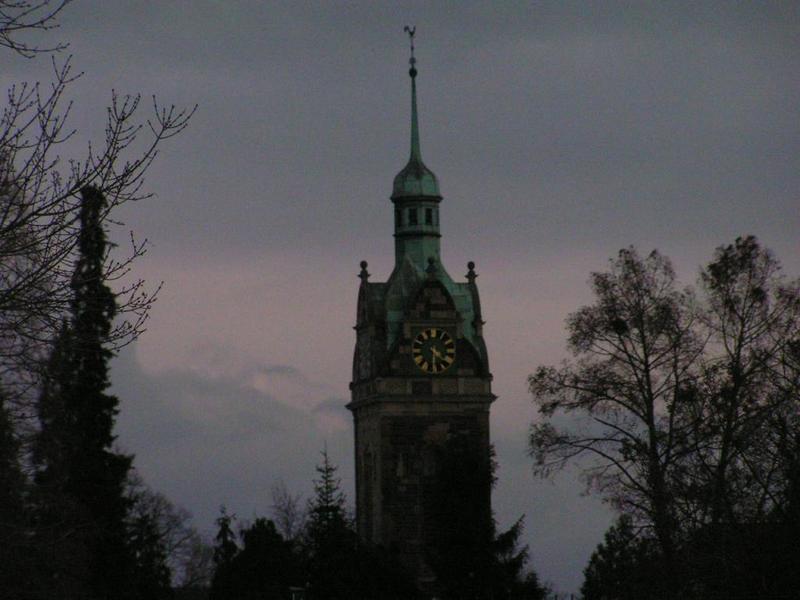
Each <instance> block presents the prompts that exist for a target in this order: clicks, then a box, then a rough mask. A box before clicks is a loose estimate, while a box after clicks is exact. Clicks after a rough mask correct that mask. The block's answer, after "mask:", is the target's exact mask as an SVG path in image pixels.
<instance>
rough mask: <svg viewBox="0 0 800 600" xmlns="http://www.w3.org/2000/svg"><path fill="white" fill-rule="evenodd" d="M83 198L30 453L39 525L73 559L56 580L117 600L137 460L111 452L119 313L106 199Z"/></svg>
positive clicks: (125, 590)
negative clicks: (129, 480)
mask: <svg viewBox="0 0 800 600" xmlns="http://www.w3.org/2000/svg"><path fill="white" fill-rule="evenodd" d="M81 194H82V202H81V207H80V232H79V236H78V241H77V260H76V264H75V269H74V272H73V276H72V281H71V291H72V301H71V304H70V318H69V320H68V321H67V322H66V323H65V324H64V326H63V327H62V332H61V334H60V335H59V337H58V340H57V341H56V344H55V347H54V350H53V354H52V356H51V360H50V364H49V369H48V372H47V373H46V375H45V384H44V386H43V391H42V395H41V397H40V401H39V405H38V411H39V420H40V429H41V431H40V433H39V436H38V439H37V441H36V445H35V450H34V455H35V459H36V462H37V465H38V472H37V483H38V486H39V489H40V491H41V492H42V493H41V495H40V498H41V515H42V525H43V527H44V529H45V531H50V532H51V533H52V534H53V536H52V537H53V539H55V540H61V541H64V543H66V544H68V549H67V548H64V547H63V546H62V547H61V549H60V550H59V553H62V552H66V553H67V554H69V558H70V560H69V561H58V560H56V561H54V562H52V563H51V568H53V570H54V572H53V573H52V579H53V581H54V582H58V583H57V585H59V586H60V585H62V584H61V583H60V582H62V581H65V580H69V579H71V580H73V582H74V585H72V584H70V585H69V586H68V590H69V592H67V593H68V594H73V593H74V594H77V595H78V596H84V597H90V598H93V599H97V600H106V599H112V598H113V599H115V600H116V599H119V598H124V597H126V594H129V592H130V585H129V584H130V575H131V570H132V567H133V561H132V557H131V553H130V550H129V548H128V545H127V530H126V516H127V512H128V508H129V500H128V499H127V498H126V497H125V494H124V486H125V480H126V477H127V474H128V471H129V469H130V466H131V460H132V459H131V457H130V456H126V455H122V454H119V453H117V452H115V451H114V450H113V447H112V446H113V443H114V440H115V436H114V433H113V429H114V420H115V417H116V414H117V412H118V410H117V405H118V400H117V398H116V397H114V396H111V395H109V394H107V393H106V390H107V388H108V386H109V381H108V361H109V360H110V359H111V357H112V352H111V351H110V350H109V349H108V348H107V342H108V336H109V335H110V333H111V330H112V321H113V318H114V314H115V312H116V303H115V298H114V294H113V292H112V291H111V290H110V289H109V287H108V286H107V285H106V282H105V271H104V264H105V258H106V252H107V248H108V243H107V241H106V237H105V231H104V230H103V226H102V222H103V218H104V217H105V210H106V201H105V198H104V197H103V195H102V194H101V193H100V192H98V191H97V190H96V189H94V188H90V187H87V188H84V189H83V190H82V192H81ZM54 558H55V557H54ZM67 597H68V596H67Z"/></svg>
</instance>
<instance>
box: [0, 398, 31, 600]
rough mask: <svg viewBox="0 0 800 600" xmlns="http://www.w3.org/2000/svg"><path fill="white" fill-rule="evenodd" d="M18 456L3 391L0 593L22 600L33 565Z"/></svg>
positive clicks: (0, 407) (0, 403)
mask: <svg viewBox="0 0 800 600" xmlns="http://www.w3.org/2000/svg"><path fill="white" fill-rule="evenodd" d="M18 454H19V443H18V441H17V438H16V435H15V433H14V428H13V425H12V422H11V417H10V414H9V411H8V409H7V407H6V404H5V397H4V396H3V395H2V390H0V565H2V566H0V590H5V592H6V593H8V594H9V595H10V596H14V597H20V598H21V597H23V589H24V587H25V583H26V581H27V580H28V578H27V577H26V574H27V573H28V572H29V569H30V566H31V565H30V556H29V548H28V544H27V543H26V541H27V537H28V536H27V529H26V523H25V518H26V516H27V510H26V507H25V504H24V499H23V490H24V488H25V484H26V482H25V477H24V475H23V473H22V470H21V469H20V465H19V456H18Z"/></svg>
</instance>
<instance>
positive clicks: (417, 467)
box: [348, 30, 495, 586]
mask: <svg viewBox="0 0 800 600" xmlns="http://www.w3.org/2000/svg"><path fill="white" fill-rule="evenodd" d="M407 31H408V32H409V34H410V36H411V42H412V45H411V61H410V62H411V69H410V70H409V75H410V76H411V154H410V157H409V159H408V164H406V166H405V167H404V168H403V169H402V170H401V171H400V173H398V174H397V176H396V177H395V178H394V185H393V189H392V195H391V201H392V204H393V205H394V247H395V264H394V270H393V271H392V273H391V275H390V276H389V279H388V281H386V282H373V281H369V277H370V274H369V273H368V272H367V263H366V262H362V263H361V273H360V275H359V277H360V279H361V285H360V287H359V290H358V308H357V318H356V326H355V330H356V347H355V355H354V357H353V380H352V383H351V384H350V389H351V392H352V400H351V402H350V403H349V404H348V408H349V409H350V411H351V412H352V413H353V419H354V422H355V453H356V518H357V524H358V532H359V535H360V536H361V538H362V539H364V540H365V541H367V542H370V543H373V544H378V545H382V546H384V547H386V548H387V549H389V550H390V551H392V552H394V553H395V554H396V555H397V556H398V557H399V559H400V560H401V561H402V562H403V564H404V565H405V567H406V568H407V569H409V570H410V571H411V572H412V573H414V574H415V575H416V576H417V578H418V581H419V583H420V584H422V585H423V586H427V585H429V584H430V583H432V582H433V579H434V578H433V574H432V572H431V570H430V569H429V568H428V565H427V563H426V550H427V547H428V545H429V542H430V540H431V539H432V537H433V536H435V535H436V532H437V523H436V522H435V521H436V519H435V518H434V517H433V513H434V512H435V511H432V510H430V508H431V507H430V502H431V493H432V490H433V489H434V486H435V484H436V481H437V478H438V477H439V476H440V473H439V464H437V463H438V462H439V457H441V452H442V448H444V446H445V445H446V444H447V443H448V441H449V440H451V439H452V438H454V437H455V436H462V439H466V440H468V444H470V445H472V446H473V447H474V448H475V450H476V451H478V452H485V453H486V455H488V451H489V407H490V405H491V403H492V401H493V400H494V399H495V396H494V395H492V391H491V381H492V376H491V374H490V372H489V360H488V357H487V353H486V345H485V344H484V341H483V331H482V328H483V320H482V318H481V307H480V301H479V298H478V287H477V285H476V283H475V278H476V277H477V275H476V274H475V270H474V267H475V265H474V263H472V262H470V263H469V264H468V265H467V274H466V276H465V279H466V280H465V281H459V282H456V281H454V280H453V279H452V278H451V276H450V275H449V273H448V272H447V270H446V269H445V267H444V265H443V264H442V261H441V254H440V240H441V234H440V233H439V225H440V208H441V203H442V196H441V194H440V192H439V183H438V181H437V179H436V176H435V175H434V174H433V172H432V171H431V170H430V169H429V168H428V167H426V166H425V164H424V163H423V162H422V153H421V149H420V132H419V124H418V116H417V86H416V78H417V69H416V65H415V63H416V60H415V58H414V46H413V30H407ZM478 501H479V502H482V503H484V504H485V510H486V511H490V510H491V509H490V506H489V503H490V490H489V489H488V485H487V489H486V490H485V497H482V498H480V499H479V500H478ZM439 508H440V509H441V507H439ZM469 526H470V524H469V523H465V524H464V527H469Z"/></svg>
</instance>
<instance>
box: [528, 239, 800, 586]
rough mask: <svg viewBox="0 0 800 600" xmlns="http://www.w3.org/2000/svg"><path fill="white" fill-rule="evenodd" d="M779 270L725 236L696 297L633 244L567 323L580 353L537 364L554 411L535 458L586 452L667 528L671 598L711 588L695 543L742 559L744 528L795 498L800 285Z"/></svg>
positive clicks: (661, 534) (538, 381)
mask: <svg viewBox="0 0 800 600" xmlns="http://www.w3.org/2000/svg"><path fill="white" fill-rule="evenodd" d="M780 271H781V269H780V264H779V263H778V262H777V260H776V259H775V258H774V257H773V256H772V254H771V253H770V252H769V251H768V250H766V249H764V248H762V247H761V246H760V245H759V244H758V242H757V241H756V240H755V238H753V237H746V238H739V239H737V240H736V241H735V242H734V243H733V244H731V245H727V246H723V247H720V248H718V249H717V251H716V253H715V255H714V258H713V260H712V261H711V262H710V263H709V265H708V266H707V267H705V268H704V269H703V271H702V272H701V277H700V290H701V294H700V295H699V297H697V296H696V295H695V293H694V292H693V291H691V290H678V289H677V286H676V282H675V276H674V272H673V270H672V267H671V265H670V263H669V260H668V259H667V258H665V257H663V256H662V255H660V254H659V253H658V252H656V251H654V252H652V253H651V254H650V255H649V256H647V257H646V258H642V257H640V256H639V255H638V253H637V252H636V251H635V250H634V249H632V248H630V249H626V250H622V251H620V253H619V256H618V257H617V259H616V260H614V261H612V263H611V267H610V269H609V271H608V272H605V273H594V274H593V275H592V286H593V291H594V294H595V302H594V303H593V304H591V305H590V306H586V307H584V308H581V309H580V310H578V311H577V312H575V313H573V314H572V315H570V317H569V319H568V321H567V325H568V329H569V333H570V335H569V347H570V350H571V351H572V353H573V355H574V356H575V357H576V360H575V361H574V362H571V363H565V364H564V365H563V366H561V367H560V368H554V367H539V369H537V371H536V372H535V373H534V374H533V375H532V376H531V377H530V388H531V391H532V393H533V396H534V399H535V402H536V403H537V405H538V406H539V411H540V414H541V416H542V417H543V418H542V420H541V421H539V422H538V423H535V424H534V425H533V426H532V428H531V436H530V451H531V454H532V455H533V457H534V459H535V470H536V471H537V472H538V473H539V474H541V475H545V476H546V475H549V474H550V473H551V472H553V471H554V470H556V469H559V468H561V467H563V466H564V465H565V464H567V463H569V462H570V461H571V460H572V459H573V458H577V457H579V456H580V457H582V458H584V462H583V463H582V464H583V466H584V474H585V476H586V477H587V480H588V482H589V483H590V484H591V485H592V486H593V487H594V488H595V489H596V490H598V491H599V492H600V493H601V494H602V495H603V496H604V497H605V498H606V499H607V500H609V501H610V502H611V503H612V504H613V505H614V506H616V507H617V508H618V509H619V510H620V512H621V513H623V514H628V515H630V516H631V517H632V519H633V523H634V525H635V526H636V527H637V528H641V529H642V531H643V534H644V535H645V537H647V538H652V539H654V540H655V541H656V542H657V547H658V551H659V555H660V557H661V561H662V566H663V569H661V573H662V576H661V583H662V585H663V586H664V589H665V590H666V591H665V592H664V593H665V594H666V595H667V596H670V595H672V596H675V595H678V594H680V593H684V594H686V593H694V592H697V593H703V590H704V589H706V588H708V585H707V581H706V580H698V579H697V577H695V576H693V575H692V570H691V568H690V567H691V566H692V564H695V563H696V562H697V560H700V557H697V559H696V560H693V559H692V558H691V550H692V549H695V550H697V551H700V548H701V547H702V548H703V550H702V552H704V553H706V554H708V553H710V557H709V556H707V557H706V558H705V559H703V560H704V561H705V560H710V561H711V562H706V563H705V564H708V567H709V570H710V572H713V573H716V574H725V573H733V572H734V571H738V570H740V569H741V565H742V563H741V561H740V558H741V557H744V556H745V554H746V553H745V552H744V547H743V546H741V545H740V542H742V543H744V542H743V541H744V540H745V539H747V537H748V536H747V535H744V534H741V535H731V532H732V531H739V530H741V529H742V526H743V525H744V524H747V526H746V527H745V529H746V528H747V527H752V526H757V527H761V526H762V525H761V524H765V523H767V522H769V521H770V520H771V519H772V518H773V516H774V515H776V514H780V513H782V512H783V511H784V510H785V505H786V502H787V500H786V498H787V496H786V494H785V491H786V490H788V489H789V479H788V478H787V477H786V470H785V468H784V466H785V457H784V456H783V455H782V454H781V452H780V450H779V448H780V447H781V444H782V441H781V440H784V439H785V435H783V433H782V432H785V431H788V430H790V429H791V425H790V423H797V422H798V421H797V419H798V414H800V402H798V399H800V375H799V373H800V369H798V361H797V351H796V348H797V344H798V339H800V285H798V283H796V282H786V281H785V279H784V278H783V276H782V275H781V272H780ZM562 415H570V416H572V417H573V418H572V419H571V420H569V421H565V420H564V419H563V418H562ZM560 423H569V425H568V426H567V427H564V426H558V424H560ZM701 539H705V540H708V541H709V542H708V543H705V544H702V545H698V543H699V540H701ZM736 546H738V547H736ZM737 556H738V557H740V558H735V557H737ZM722 577H723V578H724V577H725V576H724V575H722ZM679 585H680V586H682V587H683V590H682V591H681V590H680V589H678V587H677V586H679ZM670 586H674V587H673V589H670ZM698 586H699V587H698ZM703 586H706V588H704V587H703ZM698 590H699V591H698ZM706 591H708V592H709V593H710V592H714V593H716V592H715V591H714V590H710V588H708V589H706Z"/></svg>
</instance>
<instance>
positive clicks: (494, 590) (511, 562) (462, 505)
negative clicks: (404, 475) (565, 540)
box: [425, 434, 547, 600]
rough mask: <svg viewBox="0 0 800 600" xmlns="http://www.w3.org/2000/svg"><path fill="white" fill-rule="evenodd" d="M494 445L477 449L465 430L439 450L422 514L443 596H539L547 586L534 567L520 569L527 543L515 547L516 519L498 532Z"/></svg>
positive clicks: (536, 599)
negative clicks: (493, 501)
mask: <svg viewBox="0 0 800 600" xmlns="http://www.w3.org/2000/svg"><path fill="white" fill-rule="evenodd" d="M495 469H496V463H495V461H494V449H493V448H491V447H490V448H489V449H488V451H484V450H482V449H481V445H480V444H476V443H475V439H474V438H473V437H472V436H470V435H466V434H464V435H455V436H452V437H451V438H450V439H449V440H448V441H447V443H446V444H444V446H443V447H442V448H441V449H440V452H439V457H438V461H437V470H436V474H435V480H434V481H433V486H432V492H431V493H430V494H429V496H428V497H427V498H426V506H425V511H426V512H425V514H426V516H427V517H428V518H429V519H430V522H431V523H434V524H435V527H434V528H433V530H432V532H431V535H430V537H429V539H428V540H427V544H428V556H427V560H428V563H429V565H430V567H431V569H432V570H433V572H434V574H435V575H436V579H437V586H438V588H439V593H440V595H441V597H442V598H445V599H461V598H469V599H471V600H473V599H474V600H482V599H489V598H491V599H493V600H511V599H514V600H517V599H521V600H540V599H543V598H545V597H546V594H547V589H546V588H545V587H544V586H542V585H540V583H539V580H538V577H537V576H536V574H535V573H534V572H530V573H525V567H526V564H527V562H528V548H527V547H522V548H520V547H519V538H520V536H521V534H522V519H521V518H520V519H519V520H518V521H517V522H516V523H515V524H514V525H512V526H511V528H509V529H508V531H505V532H502V533H498V532H497V531H496V525H495V522H494V518H493V516H492V511H491V503H490V494H491V489H492V486H493V485H494V482H495V480H496V478H495Z"/></svg>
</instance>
